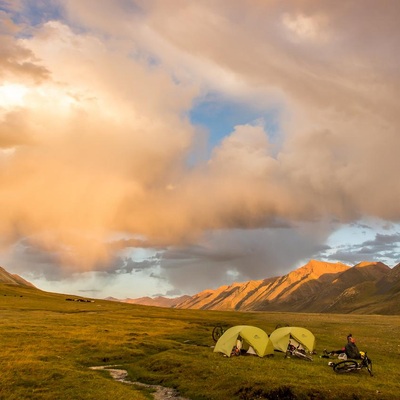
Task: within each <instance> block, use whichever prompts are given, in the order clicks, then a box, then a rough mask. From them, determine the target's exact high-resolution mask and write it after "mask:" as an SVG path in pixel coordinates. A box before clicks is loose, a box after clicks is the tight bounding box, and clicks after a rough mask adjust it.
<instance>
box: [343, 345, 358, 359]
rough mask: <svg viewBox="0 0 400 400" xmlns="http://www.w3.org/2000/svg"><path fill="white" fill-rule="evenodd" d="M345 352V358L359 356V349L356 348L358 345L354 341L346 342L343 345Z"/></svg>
mask: <svg viewBox="0 0 400 400" xmlns="http://www.w3.org/2000/svg"><path fill="white" fill-rule="evenodd" d="M345 353H346V355H347V358H354V359H360V358H361V354H360V351H359V350H358V347H357V345H356V344H355V343H347V344H346V346H345Z"/></svg>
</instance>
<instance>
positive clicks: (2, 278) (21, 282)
mask: <svg viewBox="0 0 400 400" xmlns="http://www.w3.org/2000/svg"><path fill="white" fill-rule="evenodd" d="M0 283H5V284H7V285H16V286H26V287H33V288H34V287H35V286H34V285H32V283H30V282H28V281H26V280H25V279H23V278H21V277H20V276H19V275H16V274H10V273H9V272H7V271H6V270H5V269H4V268H2V267H0Z"/></svg>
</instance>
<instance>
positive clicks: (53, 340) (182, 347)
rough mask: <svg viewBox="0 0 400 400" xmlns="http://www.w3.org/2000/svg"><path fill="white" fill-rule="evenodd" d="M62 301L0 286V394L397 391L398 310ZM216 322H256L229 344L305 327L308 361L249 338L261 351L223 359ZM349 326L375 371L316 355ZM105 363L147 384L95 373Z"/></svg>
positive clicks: (364, 394)
mask: <svg viewBox="0 0 400 400" xmlns="http://www.w3.org/2000/svg"><path fill="white" fill-rule="evenodd" d="M67 298H68V299H70V298H72V299H77V300H78V299H79V298H77V297H74V296H72V297H71V296H66V295H62V294H56V293H48V292H43V291H40V290H38V289H36V288H33V287H29V286H26V285H25V286H24V285H15V284H9V283H8V284H6V283H1V284H0V314H1V318H2V319H1V321H2V323H1V325H0V340H1V343H2V348H1V365H2V384H1V386H0V398H1V399H7V400H8V399H15V400H16V399H18V400H25V399H37V400H42V399H43V400H54V399H55V398H58V399H82V400H91V399H98V400H109V399H110V398H118V399H121V400H125V399H126V400H128V399H130V400H132V399H133V400H144V399H149V398H151V397H148V396H149V393H150V392H153V393H154V391H155V390H156V387H157V386H161V387H163V388H164V390H168V389H169V390H170V391H169V392H168V393H169V395H171V396H172V394H171V393H172V389H174V390H175V392H174V393H175V395H176V396H180V397H182V398H185V399H190V400H231V399H238V400H250V399H255V398H260V399H263V398H264V399H299V400H303V399H304V400H307V399H310V400H311V399H313V400H315V399H321V400H322V399H331V400H333V399H338V398H340V399H344V400H354V399H360V400H361V399H368V400H369V399H385V400H386V399H387V400H389V399H393V398H396V396H397V394H398V393H399V390H400V383H399V382H400V372H399V368H398V362H399V358H400V346H399V343H398V326H399V324H400V317H399V316H389V315H386V316H383V315H356V314H352V315H341V314H319V313H314V314H307V313H282V312H279V313H277V312H228V311H207V310H181V309H173V308H172V309H171V308H159V307H150V306H142V305H132V304H126V303H120V302H112V301H104V300H93V299H92V300H91V301H88V302H86V301H85V302H82V301H66V299H67ZM217 325H221V326H222V327H223V328H224V329H225V332H228V331H229V329H230V328H234V327H237V326H241V327H242V326H243V325H248V326H252V327H255V328H256V329H255V330H253V331H252V330H250V331H248V332H246V331H243V328H239V330H238V331H237V332H235V335H236V336H235V340H236V339H237V334H241V335H243V337H244V338H247V339H248V340H250V339H251V337H252V336H253V337H254V333H256V336H257V335H258V334H259V330H262V331H263V332H265V333H266V337H265V338H266V339H268V340H270V338H271V337H272V339H274V335H273V332H274V331H275V330H277V331H279V330H282V329H283V330H284V332H286V331H285V330H287V329H289V328H288V327H287V325H290V326H297V327H303V328H304V329H307V331H309V332H312V335H313V337H314V338H315V342H314V341H313V340H312V341H310V342H307V343H309V345H308V346H309V349H310V350H311V349H312V350H313V355H312V359H313V361H312V362H307V361H304V360H302V359H299V358H296V357H290V358H287V357H286V356H285V353H284V352H283V351H275V350H274V351H271V347H270V344H268V343H267V346H266V347H265V348H264V349H261V350H260V348H259V347H257V344H256V343H254V342H251V343H250V344H252V345H253V346H255V348H256V349H257V351H261V353H260V355H263V357H260V356H259V355H257V353H256V354H255V355H254V354H253V355H240V356H236V357H227V356H226V355H225V354H224V353H221V352H219V351H215V350H218V348H217V347H216V343H215V341H214V340H213V337H212V331H213V329H214V327H215V326H217ZM278 325H280V326H282V328H277V326H278ZM290 329H291V328H290ZM349 331H352V332H353V334H354V335H356V336H357V338H358V345H359V347H360V350H361V349H362V350H367V351H368V355H369V356H370V357H371V358H372V359H373V369H374V376H373V377H371V376H369V374H368V372H367V371H363V370H361V371H359V372H358V373H352V374H346V375H341V374H335V373H334V372H333V370H332V368H331V367H329V366H328V362H329V361H335V362H336V361H339V360H336V359H329V360H328V359H326V358H322V357H320V356H322V355H323V354H324V353H323V350H324V349H325V348H328V349H329V348H336V347H338V348H340V347H342V346H343V345H344V342H345V338H346V336H347V334H348V333H349ZM292 333H293V335H294V336H296V335H297V333H295V332H292ZM284 336H285V335H282V336H281V338H282V337H284ZM291 337H292V336H291ZM260 338H261V336H260ZM278 342H279V340H278ZM307 343H305V346H307ZM230 344H232V342H231V343H230ZM230 344H229V345H230ZM283 346H285V344H284V345H283ZM228 349H229V347H228ZM283 349H284V347H283ZM314 352H315V353H314ZM110 365H111V366H113V367H111V368H114V369H119V370H123V371H126V376H125V377H124V379H125V380H127V381H129V382H139V383H141V384H145V385H144V386H138V385H133V384H127V383H124V382H121V381H117V380H115V379H113V378H112V376H111V375H110V373H109V372H107V370H102V369H100V367H106V368H107V366H110ZM93 367H96V368H95V369H92V368H93ZM146 385H150V386H146ZM164 398H166V397H164ZM172 398H173V397H172Z"/></svg>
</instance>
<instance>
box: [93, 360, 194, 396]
mask: <svg viewBox="0 0 400 400" xmlns="http://www.w3.org/2000/svg"><path fill="white" fill-rule="evenodd" d="M117 367H118V365H100V366H98V367H90V369H93V370H105V371H108V372H109V373H110V375H111V377H112V378H113V379H114V380H116V381H118V382H122V383H126V384H128V385H135V386H140V387H144V388H149V389H153V390H155V392H154V393H152V395H153V397H154V400H190V399H188V398H185V397H181V396H179V393H178V392H177V391H176V390H175V389H171V388H167V387H164V386H160V385H148V384H146V383H141V382H132V381H130V380H128V379H127V377H128V372H127V371H126V370H125V369H121V368H117Z"/></svg>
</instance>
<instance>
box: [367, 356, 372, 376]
mask: <svg viewBox="0 0 400 400" xmlns="http://www.w3.org/2000/svg"><path fill="white" fill-rule="evenodd" d="M366 367H367V370H368V372H369V374H370V375H371V376H374V374H373V373H372V361H369V360H368V362H367V365H366Z"/></svg>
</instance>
